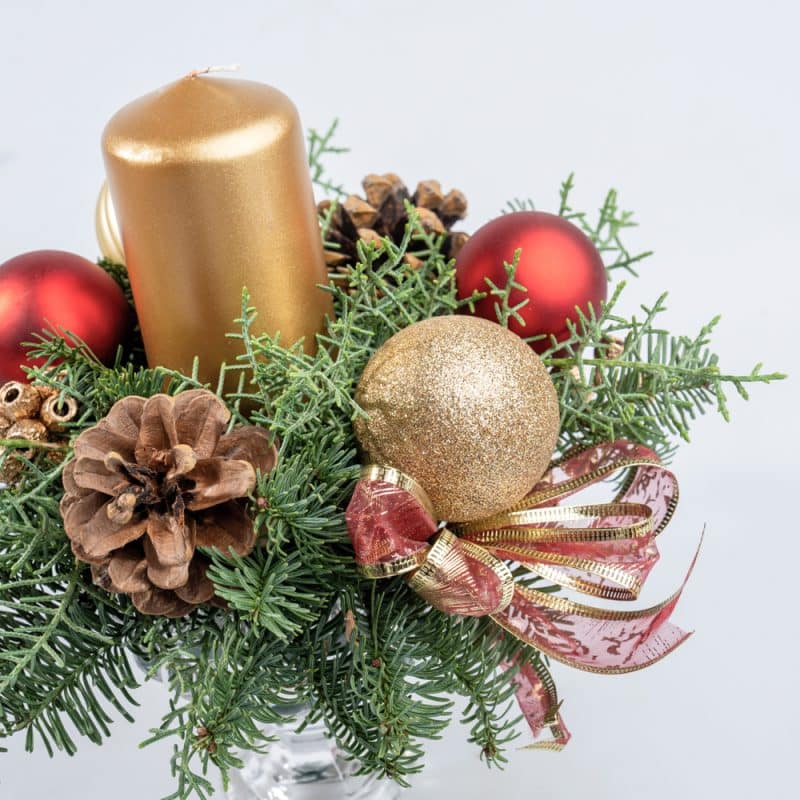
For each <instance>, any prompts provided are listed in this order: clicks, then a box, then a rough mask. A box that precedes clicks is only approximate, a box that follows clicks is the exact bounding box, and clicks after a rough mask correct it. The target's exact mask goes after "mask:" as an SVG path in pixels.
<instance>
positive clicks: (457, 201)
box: [318, 172, 469, 275]
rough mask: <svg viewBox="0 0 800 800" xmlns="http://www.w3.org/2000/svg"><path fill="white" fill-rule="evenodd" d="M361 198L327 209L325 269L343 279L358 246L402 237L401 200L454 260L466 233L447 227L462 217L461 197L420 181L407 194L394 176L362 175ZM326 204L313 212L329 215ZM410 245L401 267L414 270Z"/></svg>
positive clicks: (415, 245)
mask: <svg viewBox="0 0 800 800" xmlns="http://www.w3.org/2000/svg"><path fill="white" fill-rule="evenodd" d="M362 186H363V187H364V195H365V197H358V196H357V195H349V196H348V197H346V198H345V199H344V200H343V201H342V202H341V203H338V204H337V205H336V207H335V208H334V210H333V213H332V215H331V219H330V226H329V228H328V232H327V236H326V240H327V243H329V245H326V250H325V259H326V261H327V263H328V268H329V269H330V270H332V271H334V272H338V273H340V274H342V275H346V274H347V273H348V272H349V269H350V266H351V265H352V264H354V263H355V262H356V260H357V258H358V251H357V245H358V242H359V241H363V242H373V243H376V244H380V242H381V240H382V237H388V238H390V239H391V240H392V241H394V242H396V243H399V242H400V241H402V239H403V235H404V234H405V227H406V223H407V222H408V214H407V213H406V206H405V203H406V201H409V202H411V204H412V205H414V206H415V207H416V210H417V214H418V216H419V221H420V224H421V225H422V227H423V228H424V230H425V231H426V232H427V233H435V234H442V235H444V237H445V238H444V244H443V252H444V255H445V256H446V257H448V258H455V256H456V255H457V254H458V251H459V250H460V249H461V248H462V247H463V246H464V244H465V242H466V241H467V239H468V238H469V236H468V235H467V234H466V233H462V232H458V231H452V230H451V228H452V226H453V225H454V224H455V223H456V222H458V221H459V220H461V219H463V218H464V217H465V216H466V214H467V198H466V197H465V196H464V194H463V193H462V192H460V191H459V190H458V189H452V190H450V191H449V192H447V193H446V194H445V193H444V192H443V191H442V187H441V184H440V183H439V181H434V180H429V181H420V182H419V183H418V184H417V188H416V190H415V191H414V193H413V194H412V193H411V192H409V190H408V188H407V187H406V185H405V184H404V183H403V181H402V180H401V179H400V178H399V177H398V176H397V175H395V174H394V173H392V172H388V173H386V174H385V175H367V177H366V178H364V180H363V181H362ZM330 209H331V201H330V200H323V201H322V202H321V203H320V204H319V207H318V210H319V213H320V214H321V215H325V214H328V213H330ZM423 247H424V245H423V244H422V243H420V242H412V243H411V245H410V247H409V249H408V252H407V253H406V262H407V263H408V264H409V265H410V266H412V267H414V268H417V267H419V266H421V265H422V260H421V259H420V258H419V257H418V256H417V255H415V251H416V252H417V253H418V252H420V250H421V249H423Z"/></svg>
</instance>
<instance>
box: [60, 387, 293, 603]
mask: <svg viewBox="0 0 800 800" xmlns="http://www.w3.org/2000/svg"><path fill="white" fill-rule="evenodd" d="M230 416H231V415H230V411H228V409H227V407H226V406H225V404H224V403H223V402H222V401H221V400H220V399H219V398H218V397H217V396H216V395H215V394H213V393H212V392H209V391H206V390H204V389H195V390H191V391H187V392H182V393H181V394H178V395H176V396H174V397H170V396H168V395H164V394H158V395H154V396H153V397H150V398H147V399H145V398H143V397H125V398H123V399H122V400H120V401H119V402H117V403H116V404H115V405H114V407H113V408H112V409H111V411H110V412H109V413H108V416H106V417H104V418H103V419H102V420H100V422H98V423H97V425H95V426H94V427H92V428H89V429H88V430H85V431H84V432H83V433H81V434H80V436H78V438H77V439H76V440H75V457H74V459H73V460H71V461H70V462H69V463H68V464H67V466H66V468H65V470H64V497H63V499H62V501H61V515H62V517H63V519H64V529H65V531H66V533H67V536H68V537H69V539H70V541H71V543H72V550H73V552H74V553H75V555H76V556H77V557H78V558H79V559H81V560H82V561H85V562H87V563H88V564H91V566H92V578H93V580H94V582H95V583H96V584H97V585H98V586H101V587H103V588H105V589H107V590H108V591H111V592H117V593H124V594H129V595H130V597H131V600H132V601H133V604H134V605H135V606H136V608H137V609H139V611H141V612H142V613H144V614H158V615H163V616H168V617H179V616H183V615H184V614H187V613H189V612H190V611H191V610H192V609H194V608H195V607H196V606H197V605H199V604H200V603H209V602H210V603H215V602H217V601H216V600H215V597H214V586H213V584H212V582H211V580H210V579H209V578H208V577H207V576H206V569H207V567H208V559H207V558H206V557H205V556H204V555H202V554H201V553H200V552H198V550H197V548H198V547H216V548H218V549H220V550H221V551H222V552H224V553H228V552H229V551H231V550H233V551H234V552H235V553H238V554H239V555H247V554H248V553H249V552H250V551H251V550H252V549H253V547H254V545H255V541H256V536H255V530H254V527H253V520H252V519H251V517H250V514H249V513H248V501H247V497H248V495H250V494H251V493H252V491H253V489H254V488H255V485H256V470H260V471H261V472H262V473H265V472H269V471H270V470H272V469H273V468H274V467H275V464H276V462H277V450H276V448H275V445H274V444H273V442H272V440H271V438H270V435H269V433H268V432H267V431H266V430H264V429H263V428H259V427H257V426H254V425H243V426H240V427H237V428H234V429H233V430H232V431H231V432H230V433H225V431H226V429H227V427H228V423H229V421H230Z"/></svg>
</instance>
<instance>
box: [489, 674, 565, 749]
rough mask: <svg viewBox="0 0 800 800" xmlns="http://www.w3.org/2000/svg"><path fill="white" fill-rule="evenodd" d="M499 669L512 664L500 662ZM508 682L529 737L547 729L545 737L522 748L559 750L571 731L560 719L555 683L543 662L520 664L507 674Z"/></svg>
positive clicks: (536, 735) (563, 745) (539, 734)
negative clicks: (513, 689) (512, 685)
mask: <svg viewBox="0 0 800 800" xmlns="http://www.w3.org/2000/svg"><path fill="white" fill-rule="evenodd" d="M501 668H502V669H504V670H510V669H512V668H513V664H512V663H511V662H504V663H503V664H501ZM511 682H512V683H513V684H514V686H516V692H515V694H516V698H517V703H518V705H519V708H520V711H522V715H523V717H524V718H525V721H526V722H527V723H528V726H529V727H530V729H531V733H532V734H533V738H534V739H538V738H539V736H541V734H542V732H543V731H544V729H545V728H549V729H550V738H549V739H542V740H540V741H535V742H533V743H532V744H529V745H525V747H523V748H522V749H523V750H563V748H564V747H565V746H566V744H567V742H569V740H570V736H571V734H570V732H569V731H568V730H567V726H566V725H565V724H564V720H563V719H562V718H561V711H560V704H559V702H558V695H557V694H556V686H555V683H554V682H553V679H552V677H551V676H550V673H549V672H548V671H547V668H546V667H545V666H544V664H542V663H541V662H526V663H524V664H523V665H522V666H521V667H520V668H519V670H518V671H517V672H516V673H514V675H513V676H512V677H511Z"/></svg>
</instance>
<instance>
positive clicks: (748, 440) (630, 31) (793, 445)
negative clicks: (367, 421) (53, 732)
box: [0, 0, 800, 800]
mask: <svg viewBox="0 0 800 800" xmlns="http://www.w3.org/2000/svg"><path fill="white" fill-rule="evenodd" d="M798 24H800V16H799V15H798V11H797V10H796V5H795V4H794V3H791V2H784V3H778V2H759V3H753V2H750V3H741V2H718V3H713V2H697V1H696V0H695V2H679V1H678V0H671V2H669V3H657V4H656V3H648V2H642V1H641V0H640V1H639V2H615V1H614V0H606V2H602V3H599V2H583V3H579V2H555V0H551V2H548V3H545V2H538V1H537V2H499V1H498V0H495V2H487V1H486V0H484V2H467V1H466V0H462V1H461V2H432V0H428V1H427V2H419V0H394V2H392V3H387V2H373V3H369V2H367V1H366V0H360V1H359V2H327V3H312V2H309V1H308V0H306V1H304V2H291V3H290V2H252V3H249V2H248V3H245V2H229V3H223V2H214V3H211V2H199V0H194V2H191V3H187V2H180V3H179V2H173V3H168V2H165V0H161V1H160V2H152V0H136V2H131V3H112V2H108V0H106V1H105V2H86V3H80V4H77V3H75V4H72V3H70V4H68V3H56V2H42V1H41V0H27V1H26V2H5V1H3V2H0V220H1V221H2V222H0V261H3V260H5V259H6V258H10V257H11V256H13V255H15V254H17V253H20V252H23V251H26V250H32V249H40V248H62V249H67V250H74V251H76V252H79V253H83V254H84V255H86V256H88V257H94V256H95V255H96V252H97V248H96V245H95V242H94V239H93V206H94V200H95V196H96V191H97V188H98V185H99V183H100V181H101V178H102V170H101V160H100V152H99V136H100V131H101V129H102V127H103V125H104V123H105V122H106V120H107V119H108V117H110V115H111V114H112V113H113V112H114V111H115V110H116V109H117V108H118V107H120V106H121V105H123V104H124V103H126V102H128V101H130V100H131V99H133V98H135V97H138V96H139V95H141V94H143V93H145V92H147V91H150V90H152V89H154V88H156V87H158V86H160V85H162V84H164V83H167V82H169V81H171V80H173V79H176V78H178V77H179V76H181V75H183V74H184V73H186V72H188V71H189V70H191V69H193V68H197V67H202V66H206V65H208V64H213V63H216V64H219V63H223V64H226V63H230V62H240V63H241V64H242V65H243V73H242V75H243V77H247V78H250V79H255V80H261V81H264V82H268V83H272V84H274V85H275V86H277V87H279V88H281V89H282V90H283V91H285V92H286V93H287V94H289V95H290V96H291V97H292V98H293V99H294V100H295V102H296V103H297V105H298V107H299V108H300V112H301V114H302V117H303V119H304V122H305V123H306V125H312V126H316V127H324V126H326V125H327V124H328V122H329V121H330V120H331V119H332V118H333V117H335V116H339V117H341V120H342V123H341V140H342V142H343V143H346V144H348V145H350V146H351V148H352V152H351V154H349V155H347V156H344V157H341V159H340V160H339V161H338V163H333V164H332V165H331V167H332V170H333V171H334V173H335V174H336V175H338V176H339V177H340V178H341V179H342V180H343V181H345V182H346V184H347V185H348V186H351V187H353V188H357V187H358V182H359V180H360V178H361V177H362V176H363V175H364V174H365V173H367V172H372V171H376V172H382V171H389V170H391V171H395V172H398V173H400V174H401V175H403V176H405V177H406V179H407V181H408V182H409V183H411V184H412V185H413V184H414V183H415V182H416V181H417V180H418V179H420V178H429V177H436V178H439V179H440V180H441V181H442V182H443V184H444V186H445V187H446V188H447V187H451V186H457V187H459V188H461V189H462V190H464V191H465V192H466V193H467V195H468V197H469V200H470V204H471V205H470V209H471V210H470V216H469V219H468V222H469V224H470V226H471V228H474V227H477V226H478V225H479V224H480V223H482V222H484V221H486V220H487V219H489V218H491V217H492V216H495V215H496V214H497V213H498V211H499V210H500V209H501V207H502V206H503V205H504V203H505V201H506V200H508V199H510V198H511V197H514V196H522V197H525V196H531V197H534V198H535V199H536V200H537V203H538V204H539V205H540V207H542V208H548V207H550V208H552V206H553V204H554V203H555V197H556V190H557V187H558V183H559V181H560V180H561V179H562V178H563V177H564V176H565V175H566V174H567V173H568V172H569V171H570V170H576V172H577V179H578V191H577V193H576V200H577V201H578V202H579V204H580V206H581V207H587V206H591V207H594V206H595V205H597V204H599V202H600V201H601V199H602V196H603V194H604V192H605V190H606V188H607V187H609V186H611V185H613V186H616V187H617V188H619V189H620V192H621V197H622V201H623V204H625V205H626V206H627V207H631V208H634V209H635V210H636V212H637V215H638V218H639V220H640V222H641V227H640V228H639V229H638V231H637V232H636V234H635V235H634V236H633V237H632V239H633V241H634V242H635V243H636V244H638V245H640V246H641V247H642V248H653V249H654V250H655V251H656V256H655V257H654V258H653V259H652V260H651V261H649V262H647V263H646V264H645V265H644V266H643V268H642V272H643V274H642V277H641V279H640V280H638V281H637V282H635V284H634V286H632V287H629V289H628V292H627V296H628V306H627V310H633V309H634V307H635V305H636V304H637V303H639V302H641V303H651V302H652V301H653V300H654V299H655V297H656V296H657V295H658V294H659V293H660V292H661V291H662V290H664V289H669V291H670V298H671V299H670V311H669V314H668V317H667V321H668V324H669V325H670V326H671V328H672V329H673V330H674V331H676V332H687V333H694V332H695V331H696V329H697V328H698V327H699V325H700V324H701V323H702V322H705V321H706V320H707V319H708V318H710V317H711V316H712V315H713V314H715V313H717V312H721V313H722V314H723V322H722V324H721V326H720V328H719V330H718V335H717V338H716V346H717V348H718V350H719V352H721V354H722V356H723V358H722V363H723V366H724V367H725V368H726V369H727V370H730V371H747V370H749V369H750V367H751V366H752V365H753V364H754V363H755V362H757V361H760V360H764V361H765V362H766V366H767V367H768V368H771V369H783V370H787V371H794V372H797V358H796V355H795V346H794V342H793V341H792V338H791V337H792V335H793V334H792V333H791V331H792V330H793V329H794V330H796V329H797V325H796V314H797V308H798V303H799V302H800V301H799V300H798V279H797V270H798V256H797V254H798V246H799V245H800V241H798V239H800V237H799V236H798V218H799V217H800V198H799V195H798V182H799V180H798V179H800V174H799V173H800V159H799V158H798V146H797V145H798V139H800V130H798V110H797V106H798V80H797V79H798V67H800V63H799V62H798V55H797V30H798ZM753 395H754V397H753V402H752V403H751V404H749V405H746V404H744V403H743V402H741V401H738V400H736V399H734V400H732V403H731V406H732V411H733V416H734V420H733V423H732V424H730V425H726V424H725V423H724V422H722V421H721V420H720V419H718V418H714V417H709V418H706V419H703V420H702V421H700V422H698V424H697V425H696V426H695V429H694V437H693V438H694V440H693V442H692V444H690V445H687V446H685V447H684V448H683V449H682V451H681V452H680V454H679V456H678V458H677V459H676V461H675V468H676V470H677V473H678V475H679V477H680V480H681V488H682V502H681V506H680V507H679V510H678V514H677V516H676V517H675V519H674V521H673V522H672V524H671V525H670V528H669V530H668V532H667V533H666V534H665V535H664V538H663V539H662V545H661V546H662V552H663V558H662V562H661V564H660V565H659V567H658V568H657V569H656V571H655V573H654V575H653V576H652V579H651V582H650V585H649V586H648V588H647V591H646V592H645V593H644V596H643V597H642V602H643V603H650V602H651V601H652V602H655V601H657V600H659V599H661V598H662V597H663V596H664V595H665V594H666V593H667V592H669V591H671V590H672V588H673V587H674V586H675V585H677V583H678V582H679V580H680V578H681V577H682V574H683V570H684V567H685V565H686V564H687V562H688V560H689V558H690V556H691V554H692V551H693V549H694V547H695V545H696V541H697V538H698V534H699V532H700V530H701V528H702V526H703V524H704V523H705V524H707V526H708V534H707V537H706V546H705V548H704V552H703V554H702V558H701V560H700V563H699V565H698V567H697V570H696V572H695V575H694V577H693V579H692V581H691V583H690V585H689V587H688V589H687V591H686V594H685V596H684V599H683V601H682V603H681V605H680V606H679V608H678V612H677V615H676V619H677V621H678V622H679V623H681V624H683V625H685V626H686V627H689V628H694V629H696V630H697V634H696V635H695V636H694V637H693V638H692V639H691V640H690V641H689V643H687V644H686V645H685V646H684V647H683V648H682V649H681V650H680V651H679V652H677V653H676V654H674V655H673V656H672V657H670V658H669V659H667V660H666V661H665V662H662V663H661V664H659V665H657V666H656V667H654V668H653V669H651V670H648V671H644V672H640V673H636V674H634V675H630V676H626V677H599V676H593V675H588V674H584V673H579V672H573V671H571V670H569V669H568V668H566V667H556V677H557V680H558V683H559V687H560V691H561V694H562V696H563V698H564V701H565V702H564V714H565V716H566V718H567V721H568V724H569V726H570V727H571V728H572V731H573V733H574V739H573V742H572V743H571V744H570V746H569V748H568V749H567V750H566V751H565V752H564V753H562V754H560V755H553V754H548V753H542V754H532V753H529V752H516V751H515V752H513V753H512V754H511V756H512V758H511V764H510V766H509V768H508V769H507V770H506V771H505V772H504V773H498V772H496V771H493V772H488V771H487V770H486V769H485V768H484V767H483V765H482V764H481V763H480V762H479V760H478V758H477V753H476V752H475V751H474V750H473V749H472V748H471V747H470V746H468V745H467V744H466V742H465V730H464V729H463V728H462V727H461V726H460V725H459V724H458V723H456V724H454V726H453V727H452V728H451V729H450V730H449V732H448V734H447V735H446V737H445V739H444V741H442V742H439V743H436V744H435V745H433V746H431V748H430V750H429V756H428V762H427V769H426V771H425V772H424V774H423V775H422V776H420V777H419V778H417V779H416V780H415V782H414V789H413V791H411V792H409V793H408V795H407V797H406V800H422V798H426V799H429V798H438V797H441V796H443V793H444V792H447V793H448V794H449V793H450V792H452V793H453V795H454V796H455V795H457V794H459V795H460V796H461V797H466V798H482V797H485V796H486V795H487V794H488V793H492V795H494V796H496V797H503V798H504V799H505V800H515V799H516V798H529V797H540V798H567V799H568V800H572V798H576V799H577V798H582V797H592V798H594V799H595V800H606V799H607V800H612V799H613V800H627V798H639V797H647V798H652V800H663V799H664V798H689V799H693V798H711V797H725V798H728V800H738V799H739V798H741V799H744V798H751V797H756V796H759V797H769V798H772V799H774V800H779V799H780V798H789V797H796V796H797V787H796V786H795V785H794V781H795V780H796V769H795V752H796V748H797V742H798V734H799V733H800V730H798V712H800V708H798V690H797V665H796V658H797V642H796V637H797V635H798V625H797V611H796V608H795V604H796V598H797V592H796V589H795V588H794V585H795V583H796V581H797V580H798V577H799V575H800V566H798V557H800V550H799V549H798V544H797V537H798V530H797V512H796V510H795V506H794V503H795V501H796V496H797V491H796V465H797V457H796V452H797V447H798V444H800V442H798V425H797V407H798V399H799V398H798V395H797V391H796V381H795V380H790V381H788V382H786V383H784V384H780V385H774V386H771V387H756V388H755V389H754V392H753ZM139 699H140V701H141V704H142V707H141V710H140V712H139V715H138V721H137V723H136V725H134V726H131V725H128V724H127V723H123V722H121V723H119V724H118V725H117V726H116V728H115V731H114V736H113V738H112V740H111V741H110V743H108V744H106V745H105V746H104V748H103V749H102V750H101V749H99V748H97V747H95V746H94V745H91V744H89V743H82V745H83V746H82V748H81V750H80V753H79V755H78V756H77V757H76V758H73V759H69V758H67V757H66V756H63V755H62V756H58V757H56V758H55V759H54V760H52V761H50V760H48V758H47V756H46V755H45V754H44V753H43V752H37V753H36V754H35V755H32V756H31V755H26V754H24V753H23V742H22V741H21V739H15V740H13V741H12V742H11V744H10V748H11V749H10V753H9V754H6V755H0V798H2V800H38V798H45V797H57V798H59V800H108V798H113V800H143V798H147V800H151V799H152V798H157V797H160V796H162V795H163V794H165V793H167V792H168V791H169V790H171V786H172V784H171V779H170V777H169V773H168V765H167V761H168V756H169V748H168V747H167V746H166V745H164V746H159V747H153V748H151V749H148V750H144V751H140V750H137V749H136V743H137V742H138V741H140V740H141V739H142V738H144V736H145V734H146V731H147V729H148V727H149V726H151V725H153V724H155V723H156V721H157V720H158V718H159V713H160V712H161V710H162V709H163V708H164V707H165V703H166V698H165V696H164V693H163V690H162V689H161V687H159V686H157V685H155V686H148V687H146V688H144V689H143V690H142V691H141V692H140V693H139Z"/></svg>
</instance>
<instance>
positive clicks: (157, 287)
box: [103, 75, 332, 384]
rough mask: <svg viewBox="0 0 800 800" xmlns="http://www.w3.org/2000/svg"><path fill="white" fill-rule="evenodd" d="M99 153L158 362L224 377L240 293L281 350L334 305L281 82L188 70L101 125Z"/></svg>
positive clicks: (298, 136) (314, 327)
mask: <svg viewBox="0 0 800 800" xmlns="http://www.w3.org/2000/svg"><path fill="white" fill-rule="evenodd" d="M103 154H104V158H105V164H106V172H107V175H108V182H109V186H110V189H111V196H112V198H113V201H114V207H115V209H116V212H117V217H118V221H119V226H120V229H121V232H122V242H123V246H124V249H125V261H126V264H127V267H128V273H129V275H130V280H131V287H132V289H133V295H134V300H135V302H136V309H137V312H138V315H139V323H140V325H141V329H142V335H143V338H144V344H145V350H146V351H147V358H148V361H149V363H150V365H151V366H154V365H163V366H166V367H169V368H172V369H178V370H181V371H182V372H188V371H190V370H191V368H192V361H193V358H194V356H195V355H197V356H199V358H200V378H201V379H202V380H204V381H209V382H212V384H215V383H216V380H217V376H218V373H219V366H220V364H221V363H222V362H225V363H228V364H231V363H233V362H234V361H235V359H236V356H237V355H238V354H239V353H240V352H241V342H238V341H236V340H231V339H227V338H226V336H225V334H227V333H230V332H232V331H234V330H235V327H236V326H235V324H234V320H235V319H237V318H238V317H240V316H241V299H242V288H243V287H245V286H246V287H247V289H248V291H249V293H250V303H251V305H252V306H254V307H255V308H256V310H257V312H258V319H257V322H256V329H255V333H261V332H268V333H270V334H274V333H276V332H278V331H280V334H281V342H282V343H283V344H285V345H289V344H292V343H294V342H296V341H298V340H299V339H300V338H301V337H305V342H304V347H305V349H306V351H307V352H313V350H314V349H315V346H316V342H315V336H314V335H315V334H316V333H317V332H318V331H320V330H321V329H322V327H323V324H324V319H325V315H326V314H331V313H332V306H331V300H330V296H329V295H328V294H327V293H326V292H324V291H323V290H322V289H320V288H318V284H321V283H325V282H326V281H327V273H326V268H325V261H324V257H323V253H322V244H321V241H320V234H319V227H318V223H317V215H316V209H315V206H314V198H313V192H312V189H311V180H310V177H309V172H308V165H307V161H306V153H305V143H304V140H303V134H302V130H301V127H300V119H299V117H298V114H297V110H296V108H295V107H294V105H293V104H292V102H291V101H290V100H289V99H288V98H287V97H286V96H285V95H283V94H281V93H280V92H279V91H277V90H276V89H273V88H271V87H269V86H265V85H263V84H259V83H254V82H251V81H240V80H231V79H229V78H217V77H205V76H198V75H195V76H190V77H187V78H183V79H182V80H180V81H177V82H176V83H173V84H170V85H169V86H166V87H164V88H163V89H160V90H158V91H156V92H153V93H152V94H149V95H146V96H145V97H142V98H140V99H139V100H136V101H134V102H133V103H131V104H130V105H128V106H125V108H123V109H122V110H120V111H119V112H117V114H116V115H115V116H114V117H113V118H112V119H111V121H110V122H109V123H108V125H107V126H106V129H105V131H104V132H103Z"/></svg>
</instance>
